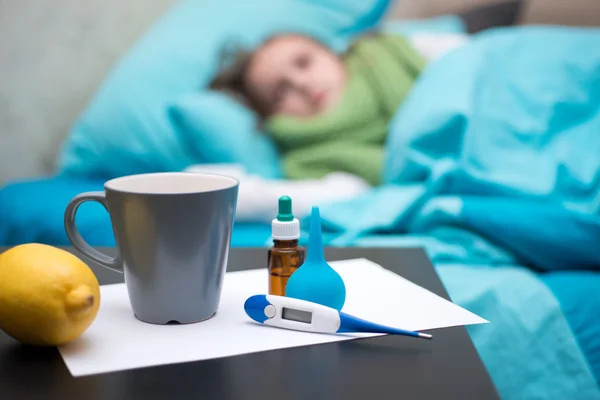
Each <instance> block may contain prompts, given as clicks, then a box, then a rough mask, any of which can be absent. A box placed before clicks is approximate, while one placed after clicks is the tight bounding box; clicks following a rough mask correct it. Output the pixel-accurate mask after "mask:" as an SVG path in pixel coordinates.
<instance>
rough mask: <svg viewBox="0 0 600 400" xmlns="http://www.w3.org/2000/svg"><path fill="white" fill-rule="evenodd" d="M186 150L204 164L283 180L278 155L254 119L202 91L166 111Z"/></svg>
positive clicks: (218, 96)
mask: <svg viewBox="0 0 600 400" xmlns="http://www.w3.org/2000/svg"><path fill="white" fill-rule="evenodd" d="M169 114H170V116H171V118H172V119H173V121H174V123H175V125H176V127H177V128H178V130H179V132H180V135H181V138H182V139H183V141H184V142H186V147H187V148H188V149H189V151H190V152H193V153H194V155H196V156H197V158H198V159H201V160H203V161H205V162H207V163H215V164H221V163H225V164H227V163H231V164H240V165H242V166H243V167H244V169H245V170H246V171H247V172H249V173H251V174H257V175H261V176H263V177H265V178H271V179H277V178H281V177H283V174H282V168H281V163H280V158H279V154H278V152H277V148H276V146H275V144H274V142H273V141H272V140H271V138H270V137H269V136H267V135H266V134H264V133H262V132H260V131H259V130H258V129H257V128H256V126H257V120H256V118H255V117H254V115H253V114H251V113H250V112H248V111H247V110H246V109H245V108H244V107H243V106H242V105H241V104H239V103H238V102H236V101H235V100H233V99H231V98H229V97H228V96H226V95H224V94H221V93H217V92H210V91H201V92H197V93H190V94H189V95H186V96H182V97H181V99H179V100H178V101H177V102H176V103H175V104H173V105H172V106H171V107H170V108H169Z"/></svg>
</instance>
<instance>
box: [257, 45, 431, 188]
mask: <svg viewBox="0 0 600 400" xmlns="http://www.w3.org/2000/svg"><path fill="white" fill-rule="evenodd" d="M344 64H345V66H346V69H347V73H348V80H347V83H346V87H345V88H344V93H343V94H342V97H341V99H340V102H339V103H338V104H337V105H336V106H335V107H334V108H333V109H331V110H328V111H327V112H325V113H322V114H319V115H317V116H314V117H310V118H300V117H293V116H286V115H276V116H273V117H271V118H269V119H268V120H267V121H265V128H266V130H267V132H269V133H270V134H271V135H272V136H273V138H274V140H275V142H276V143H277V144H278V147H279V149H280V151H281V153H282V156H283V167H284V171H285V174H286V177H288V178H290V179H309V178H321V177H323V176H325V175H327V174H329V173H331V172H335V171H344V172H348V173H352V174H354V175H358V176H360V177H362V178H363V179H365V180H366V181H368V182H369V183H370V184H372V185H378V184H379V183H380V181H381V176H380V175H381V170H382V166H383V158H384V142H385V139H386V136H387V130H388V123H389V122H390V119H391V118H392V116H393V115H394V113H395V112H396V109H397V108H398V106H399V105H400V104H401V103H402V100H403V99H404V98H405V96H406V95H407V93H408V92H409V91H410V88H411V86H412V85H413V83H414V81H415V79H416V78H417V76H418V75H419V73H420V72H421V71H422V69H423V68H424V66H425V61H424V59H423V58H422V57H421V56H420V55H419V54H418V53H417V52H416V51H415V50H414V49H413V48H412V47H411V45H410V44H409V43H408V42H407V41H406V40H405V39H404V38H403V37H402V36H397V35H373V36H368V37H365V38H363V39H361V40H360V41H359V42H357V43H356V44H355V45H354V46H353V47H352V48H351V49H350V50H349V52H348V53H347V54H346V56H345V58H344Z"/></svg>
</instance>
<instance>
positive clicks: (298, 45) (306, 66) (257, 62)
mask: <svg viewBox="0 0 600 400" xmlns="http://www.w3.org/2000/svg"><path fill="white" fill-rule="evenodd" d="M344 83H345V71H344V65H343V63H342V61H341V60H340V59H339V58H338V57H337V56H336V55H335V54H334V53H332V52H331V51H329V50H328V49H326V48H324V47H323V46H321V45H320V44H318V43H315V42H313V41H312V40H310V39H308V38H304V37H301V36H283V37H279V38H275V39H273V40H271V41H269V42H268V43H267V44H266V45H264V46H263V47H262V48H260V49H259V50H258V51H257V53H256V54H255V55H254V58H253V60H252V62H251V64H250V66H249V68H248V70H247V73H246V87H247V90H248V91H250V92H251V95H252V96H253V97H254V98H256V99H258V101H259V102H260V103H261V104H263V105H264V106H265V108H266V109H267V110H270V111H271V113H272V114H288V115H295V116H299V117H305V116H312V115H315V114H318V113H320V112H323V111H325V110H327V109H328V108H329V107H330V106H332V105H334V104H335V103H336V102H337V100H338V99H339V98H340V96H341V94H342V91H343V87H344Z"/></svg>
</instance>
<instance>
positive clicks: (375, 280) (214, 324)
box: [59, 259, 488, 376]
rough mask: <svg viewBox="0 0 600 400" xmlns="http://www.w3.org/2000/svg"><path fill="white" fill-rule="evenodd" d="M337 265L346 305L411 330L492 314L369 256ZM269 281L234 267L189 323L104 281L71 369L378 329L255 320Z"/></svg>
mask: <svg viewBox="0 0 600 400" xmlns="http://www.w3.org/2000/svg"><path fill="white" fill-rule="evenodd" d="M330 265H331V266H332V267H333V268H335V269H336V271H338V272H339V274H340V275H341V276H342V278H343V279H344V282H345V284H346V292H347V295H346V303H345V305H344V308H343V311H344V312H346V313H348V314H351V315H354V316H357V317H360V318H363V319H367V320H370V321H373V322H377V323H380V324H384V325H390V326H394V327H398V328H403V329H409V330H424V329H436V328H443V327H449V326H457V325H469V324H479V323H486V322H488V321H486V320H485V319H483V318H480V317H479V316H477V315H475V314H473V313H471V312H470V311H467V310H465V309H463V308H461V307H459V306H457V305H455V304H454V303H452V302H450V301H447V300H445V299H443V298H441V297H439V296H437V295H436V294H433V293H431V292H430V291H428V290H426V289H424V288H422V287H420V286H418V285H416V284H414V283H412V282H410V281H408V280H406V279H404V278H402V277H401V276H399V275H397V274H395V273H393V272H391V271H388V270H386V269H385V268H383V267H381V266H379V265H378V264H375V263H373V262H371V261H369V260H366V259H353V260H345V261H337V262H331V263H330ZM267 282H268V279H267V272H266V270H252V271H242V272H231V273H227V274H226V277H225V280H224V283H223V291H222V294H221V303H220V306H219V310H218V312H217V314H216V315H215V316H214V317H213V318H211V319H210V320H207V321H204V322H201V323H196V324H189V325H152V324H147V323H144V322H141V321H139V320H138V319H136V318H135V316H134V315H133V312H132V310H131V306H130V303H129V299H128V297H127V289H126V288H125V285H124V284H115V285H105V286H101V305H100V310H99V312H98V315H97V317H96V320H95V321H94V323H93V324H92V325H91V326H90V327H89V328H88V330H87V331H86V332H85V333H84V334H83V335H82V336H81V337H80V338H79V339H77V340H76V341H74V342H72V343H70V344H68V345H65V346H61V347H59V351H60V353H61V355H62V357H63V359H64V361H65V363H66V365H67V367H68V368H69V371H70V372H71V374H72V375H73V376H84V375H91V374H98V373H105V372H113V371H119V370H126V369H132V368H140V367H148V366H153V365H161V364H173V363H180V362H187V361H195V360H206V359H212V358H219V357H228V356H235V355H239V354H246V353H254V352H259V351H266V350H273V349H281V348H286V347H297V346H305V345H311V344H317V343H326V342H334V341H341V340H351V339H353V338H356V337H365V336H378V335H377V334H365V333H361V334H355V335H352V336H347V335H343V336H342V335H325V334H315V333H307V332H299V331H291V330H284V329H277V328H271V327H267V326H263V325H260V324H257V323H254V322H253V321H252V320H250V318H249V317H248V316H247V315H246V313H245V311H244V307H243V305H244V302H245V301H246V299H247V298H248V297H250V296H252V295H255V294H263V293H267ZM434 336H435V335H434ZM415 340H420V339H415ZM434 340H435V339H434Z"/></svg>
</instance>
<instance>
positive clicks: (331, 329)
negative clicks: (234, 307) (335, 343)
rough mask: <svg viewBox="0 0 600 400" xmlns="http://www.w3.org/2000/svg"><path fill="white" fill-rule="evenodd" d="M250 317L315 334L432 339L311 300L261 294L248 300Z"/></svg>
mask: <svg viewBox="0 0 600 400" xmlns="http://www.w3.org/2000/svg"><path fill="white" fill-rule="evenodd" d="M244 310H245V311H246V314H248V316H249V317H250V318H252V319H253V320H254V321H256V322H259V323H261V324H263V325H269V326H274V327H278V328H285V329H292V330H297V331H305V332H315V333H345V332H368V333H387V334H390V335H405V336H414V337H420V338H424V339H431V335H429V334H427V333H420V332H413V331H406V330H404V329H397V328H392V327H389V326H384V325H379V324H375V323H373V322H369V321H365V320H363V319H360V318H357V317H353V316H352V315H348V314H346V313H343V312H341V311H338V310H336V309H334V308H330V307H326V306H323V305H321V304H317V303H312V302H310V301H305V300H300V299H294V298H291V297H282V296H274V295H264V294H258V295H255V296H252V297H250V298H248V300H246V303H245V304H244Z"/></svg>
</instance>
